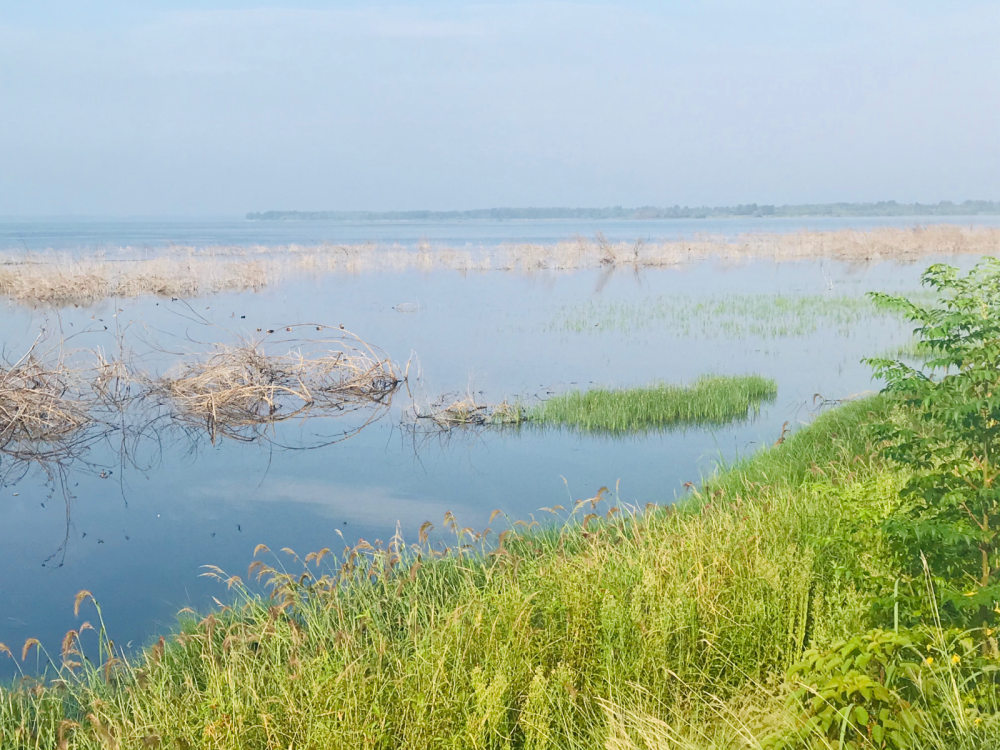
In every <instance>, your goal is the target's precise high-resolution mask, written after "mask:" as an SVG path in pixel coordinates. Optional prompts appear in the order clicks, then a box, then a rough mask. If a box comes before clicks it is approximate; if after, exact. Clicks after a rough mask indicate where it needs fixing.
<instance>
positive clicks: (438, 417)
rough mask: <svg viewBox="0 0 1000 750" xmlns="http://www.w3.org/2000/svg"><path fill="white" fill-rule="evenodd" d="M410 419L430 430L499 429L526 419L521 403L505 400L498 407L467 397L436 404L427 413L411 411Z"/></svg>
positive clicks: (470, 396)
mask: <svg viewBox="0 0 1000 750" xmlns="http://www.w3.org/2000/svg"><path fill="white" fill-rule="evenodd" d="M412 416H413V419H414V420H415V421H416V422H418V423H420V422H424V423H429V424H430V425H431V426H432V427H436V428H440V429H443V430H449V429H452V428H456V427H499V426H503V425H512V424H520V423H521V422H523V421H525V419H527V413H526V412H525V409H524V407H523V406H521V404H519V403H513V404H512V403H510V402H508V401H507V400H506V399H505V400H504V401H501V402H500V403H499V404H480V403H477V402H476V399H475V397H474V396H472V395H471V394H470V395H468V396H466V397H465V398H462V399H456V400H454V401H450V402H444V401H442V402H439V403H437V404H434V405H432V406H431V408H430V410H428V411H426V412H421V411H419V410H418V409H416V408H414V411H413V414H412Z"/></svg>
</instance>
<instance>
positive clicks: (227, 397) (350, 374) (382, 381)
mask: <svg viewBox="0 0 1000 750" xmlns="http://www.w3.org/2000/svg"><path fill="white" fill-rule="evenodd" d="M338 334H339V336H338V337H337V338H334V339H328V340H324V341H310V342H306V344H307V346H308V347H309V351H308V352H307V353H303V351H302V349H301V348H300V349H298V350H292V351H289V352H288V353H286V354H281V355H275V354H271V353H269V352H268V351H267V348H266V347H265V344H264V342H254V341H250V340H246V339H241V340H239V341H238V343H236V344H234V345H224V344H219V345H216V347H215V349H214V351H213V352H211V353H210V354H208V355H207V356H196V357H195V358H193V359H192V360H190V361H187V362H184V363H182V364H180V365H179V366H178V367H177V368H175V370H174V371H173V372H172V373H168V374H167V375H165V376H163V377H162V378H160V379H159V380H158V381H157V382H156V383H155V384H154V386H153V391H154V393H156V394H159V395H162V396H164V397H166V398H167V399H168V400H169V401H170V402H171V403H172V404H173V405H174V406H175V407H176V415H177V418H178V419H180V420H181V421H187V422H188V423H194V424H201V425H205V426H206V427H207V429H208V431H209V433H210V434H211V436H212V439H213V441H214V440H215V438H216V436H217V435H220V434H221V435H224V436H226V437H230V438H234V439H239V440H246V439H253V438H255V437H256V436H257V435H258V432H259V430H258V428H260V427H262V426H267V425H271V424H274V423H275V422H281V421H285V420H288V419H293V418H295V417H300V416H305V415H306V414H307V413H309V415H311V416H318V415H319V414H321V413H329V412H344V411H348V410H351V409H354V408H361V407H365V406H371V405H376V406H383V405H385V406H387V405H388V404H389V402H390V400H391V398H392V394H393V393H394V392H395V390H396V388H397V387H398V386H399V384H400V382H401V381H402V376H401V374H400V373H399V370H398V369H397V367H396V366H395V365H394V364H393V362H392V361H391V360H390V359H389V357H388V356H386V355H385V354H383V353H382V352H379V351H377V350H376V349H374V348H373V347H371V346H369V345H368V344H366V343H365V342H363V341H362V340H361V339H359V338H358V337H356V336H354V335H353V334H349V333H347V332H340V331H338Z"/></svg>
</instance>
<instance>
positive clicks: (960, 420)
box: [0, 262, 1000, 750]
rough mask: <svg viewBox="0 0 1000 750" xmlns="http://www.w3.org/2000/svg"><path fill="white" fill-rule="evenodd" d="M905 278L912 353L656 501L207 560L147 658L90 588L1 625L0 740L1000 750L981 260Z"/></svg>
mask: <svg viewBox="0 0 1000 750" xmlns="http://www.w3.org/2000/svg"><path fill="white" fill-rule="evenodd" d="M924 281H925V283H926V284H927V285H928V286H929V287H931V288H932V289H933V290H934V292H935V294H936V295H937V296H938V302H937V304H934V305H928V306H922V305H918V304H915V303H913V302H911V301H907V300H904V299H901V298H891V297H885V296H878V297H876V302H877V303H878V304H882V305H888V306H892V307H895V308H897V309H899V310H901V311H902V312H903V313H904V314H905V315H906V316H908V317H909V318H910V319H911V320H913V321H914V322H915V323H916V324H917V325H918V328H917V331H916V336H917V338H918V341H919V342H920V347H921V348H922V350H923V351H926V352H930V353H931V354H932V355H933V357H932V359H930V360H929V361H928V362H927V363H926V365H925V367H923V368H921V369H916V368H913V367H911V366H908V365H906V364H904V363H901V362H896V361H888V360H873V361H872V364H873V366H874V368H875V371H876V372H877V373H880V374H882V375H883V376H884V377H885V379H886V382H887V383H888V388H887V391H886V392H885V393H883V394H880V395H876V396H871V397H867V398H864V399H860V400H856V401H851V402H847V403H845V404H843V405H841V406H838V407H836V408H834V409H831V410H829V411H827V412H825V413H823V414H821V415H820V416H819V417H818V418H817V419H816V420H815V421H814V422H813V423H812V424H811V425H809V426H808V427H806V428H804V429H801V430H799V431H797V432H796V433H794V434H792V435H790V436H789V437H788V438H787V439H783V440H779V441H778V443H777V444H775V445H774V446H772V447H771V448H769V449H766V450H763V451H761V452H758V453H757V454H755V455H753V456H751V457H749V458H745V459H743V460H742V461H740V462H739V463H737V464H736V465H734V466H731V467H728V468H727V469H725V470H724V471H722V472H720V473H719V474H718V475H716V476H713V477H709V478H707V479H706V480H705V481H704V482H703V483H702V485H701V486H700V487H698V488H692V491H691V494H690V495H688V496H686V497H685V498H683V499H682V500H680V501H679V502H677V503H676V504H674V505H673V506H669V507H666V506H656V505H652V504H650V505H649V506H647V507H646V508H645V509H644V510H640V509H638V508H633V507H629V506H627V505H624V504H623V503H622V502H621V499H620V498H619V497H617V496H616V494H615V493H613V492H610V491H609V490H608V488H606V487H602V488H600V489H599V490H597V491H596V493H595V494H594V496H593V497H590V498H587V499H581V500H578V501H576V502H575V503H574V504H572V506H571V507H569V508H563V507H561V506H555V507H553V508H548V509H544V511H546V512H549V513H551V514H553V521H552V522H551V523H549V522H547V523H545V524H544V525H539V524H538V522H536V521H534V520H532V521H531V522H530V523H528V522H520V521H518V522H514V523H510V520H509V519H507V518H506V517H505V516H504V515H503V514H502V513H500V512H499V511H496V512H494V514H493V516H492V517H491V519H490V523H491V524H493V525H494V526H495V528H493V529H483V530H481V531H474V530H472V529H470V528H463V527H462V526H461V525H460V524H459V522H458V519H456V518H455V517H454V515H453V514H451V513H448V514H446V515H445V518H444V524H443V526H444V528H443V529H441V530H440V531H438V530H435V529H434V528H433V526H432V525H431V524H430V523H426V524H424V525H423V526H422V527H421V528H420V530H419V532H418V536H417V539H416V541H415V543H413V544H409V545H408V544H406V543H405V542H404V540H403V539H402V538H401V536H400V535H399V534H397V535H396V536H395V537H394V538H393V539H392V540H391V541H390V542H389V544H388V545H382V544H378V543H377V544H375V545H374V546H373V545H370V544H368V543H366V542H361V543H359V544H358V545H356V546H353V547H352V546H346V545H345V548H344V549H343V550H342V551H341V552H339V553H338V552H334V551H331V550H330V549H322V550H319V551H318V552H315V553H311V554H309V555H306V556H305V557H301V558H300V557H299V556H297V555H296V554H295V553H294V552H292V551H291V550H282V551H281V552H280V553H278V554H276V555H275V554H272V553H271V552H270V551H269V550H268V549H267V548H266V547H263V546H260V547H258V549H257V550H256V553H255V557H256V558H257V559H256V560H255V561H254V562H253V564H252V565H251V566H250V569H249V571H248V575H247V578H246V582H244V580H243V579H242V578H240V577H236V576H231V575H228V574H226V573H224V572H223V571H221V570H219V569H217V568H209V569H208V574H209V575H212V576H216V577H218V578H219V579H220V581H221V582H223V583H224V584H225V585H226V586H227V587H228V588H229V589H230V590H231V592H232V598H231V600H230V602H229V604H228V605H225V606H223V605H220V606H219V608H217V609H216V610H214V611H212V612H210V613H208V614H207V615H197V614H195V613H193V612H188V613H186V617H185V619H184V620H183V621H182V624H181V627H180V630H179V632H177V633H175V634H171V635H170V636H169V637H167V636H165V637H162V638H160V639H159V640H158V641H156V642H154V643H152V644H151V645H150V646H149V647H148V648H146V649H144V650H143V651H142V652H140V653H138V654H129V653H126V652H125V651H123V650H122V649H121V648H120V647H119V646H116V645H115V644H114V643H113V642H112V640H111V637H112V635H113V634H111V633H108V632H107V630H106V628H105V626H104V624H103V618H102V615H101V610H100V607H99V606H98V603H97V602H96V601H95V600H94V596H93V595H92V594H91V593H90V592H89V591H81V592H80V593H79V594H78V595H77V597H76V601H75V606H76V608H77V614H78V615H79V614H81V608H90V607H92V608H93V609H94V611H95V613H96V618H92V619H91V621H89V622H85V623H83V624H81V626H80V627H79V628H76V629H75V630H73V631H71V632H70V633H68V634H67V636H66V638H65V640H64V641H63V644H62V648H61V651H60V653H58V654H57V653H51V654H50V653H48V652H46V651H45V650H44V649H43V648H42V644H40V643H39V642H38V641H36V640H34V639H29V640H28V641H27V642H26V643H25V644H24V645H23V647H20V648H19V649H18V652H17V653H15V651H14V649H13V648H8V647H7V646H4V645H2V644H0V658H5V657H9V658H11V659H13V660H15V661H16V662H17V663H18V664H19V669H25V672H26V674H25V675H24V676H23V677H22V679H21V680H20V681H19V682H18V683H17V684H15V685H13V686H11V688H9V689H0V745H2V746H3V747H5V748H6V747H12V748H67V749H68V748H81V749H84V748H85V749H87V750H107V749H108V748H157V747H162V748H216V749H218V750H228V749H232V750H236V749H237V748H239V749H241V750H242V749H243V748H261V749H264V748H289V747H291V748H316V749H319V748H396V747H406V748H448V747H453V748H466V747H471V748H490V749H493V748H496V749H498V750H499V749H503V750H506V749H508V748H509V749H510V750H515V749H518V750H520V749H522V748H523V749H525V750H536V749H539V748H580V749H581V750H582V749H583V748H595V747H605V748H609V749H611V750H640V749H642V750H710V749H713V750H718V749H719V748H734V749H735V748H754V749H756V750H793V749H801V750H833V749H834V748H836V749H837V750H868V749H873V750H953V749H955V748H959V749H963V750H987V749H988V748H996V747H998V746H1000V646H998V642H997V627H998V619H1000V583H998V582H1000V545H998V544H997V541H996V540H997V531H998V529H1000V490H998V489H997V479H998V475H997V472H998V470H997V468H996V467H997V465H998V464H997V461H996V452H997V450H998V447H1000V446H998V444H997V443H998V440H1000V405H998V400H997V398H996V396H995V393H996V392H997V389H998V388H1000V322H998V321H1000V263H997V262H984V263H982V264H981V265H980V266H978V267H977V268H976V269H975V270H974V271H972V272H971V273H970V274H968V275H965V276H963V275H960V274H959V273H958V272H957V271H956V270H955V269H951V268H948V267H945V266H935V267H932V268H931V269H930V270H929V271H928V272H927V273H926V274H925V276H924ZM758 381H759V382H757V383H756V387H755V389H754V390H753V391H752V392H753V393H755V394H758V395H759V397H760V398H761V399H763V398H766V397H767V393H768V391H767V388H768V382H767V381H765V380H763V379H758ZM748 382H749V381H748ZM695 385H696V386H697V384H695ZM622 393H627V392H618V395H617V396H615V395H613V394H612V395H609V394H604V395H603V396H602V397H601V398H604V399H608V403H609V404H611V406H612V407H614V404H615V398H618V399H619V400H621V399H622V398H623V397H622V396H621V394H622ZM747 393H750V389H748V390H747ZM567 401H569V399H568V400H567ZM548 403H552V402H548ZM557 403H558V402H557ZM628 403H638V401H636V400H635V399H633V400H631V401H629V402H628ZM545 406H547V404H546V405H543V407H540V408H545ZM609 408H610V411H611V413H613V414H620V411H616V409H615V408H611V407H609ZM466 411H467V413H468V410H466ZM474 413H475V412H474V411H473V416H472V417H469V418H477V417H475V416H474ZM615 419H619V420H620V419H621V417H620V416H616V417H615ZM626 422H627V419H624V420H621V422H620V423H622V424H624V423H626ZM445 545H447V546H445ZM261 587H263V588H261ZM84 616H86V615H84ZM31 662H33V663H34V664H35V665H36V667H37V668H36V669H31V668H30V667H21V666H20V665H21V664H24V663H31Z"/></svg>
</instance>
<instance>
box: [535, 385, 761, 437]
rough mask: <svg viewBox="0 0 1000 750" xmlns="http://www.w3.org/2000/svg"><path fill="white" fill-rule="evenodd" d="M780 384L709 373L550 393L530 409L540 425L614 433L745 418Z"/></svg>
mask: <svg viewBox="0 0 1000 750" xmlns="http://www.w3.org/2000/svg"><path fill="white" fill-rule="evenodd" d="M777 392H778V385H777V383H775V381H773V380H771V379H770V378H764V377H761V376H759V375H735V376H722V375H710V376H704V377H701V378H699V379H697V380H695V381H694V382H693V383H692V384H691V385H689V386H686V387H685V386H675V385H667V384H661V385H654V386H650V387H646V388H627V389H620V390H613V389H603V388H595V389H592V390H589V391H571V392H570V393H566V394H563V395H560V396H554V397H552V398H550V399H549V400H547V401H545V402H544V403H542V404H541V405H540V406H538V407H536V408H535V409H533V410H532V411H530V412H529V414H528V418H529V419H530V420H532V421H534V422H537V423H539V424H549V425H563V426H566V427H569V428H571V429H577V430H581V431H584V432H607V433H613V434H620V433H628V432H641V431H644V430H657V429H666V428H670V427H678V426H686V425H702V424H725V423H727V422H732V421H734V420H738V419H746V417H747V415H748V413H750V412H756V411H758V410H759V409H760V406H761V404H762V403H764V402H767V401H773V400H774V398H775V396H776V394H777Z"/></svg>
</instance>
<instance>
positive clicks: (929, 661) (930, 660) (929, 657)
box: [924, 656, 934, 666]
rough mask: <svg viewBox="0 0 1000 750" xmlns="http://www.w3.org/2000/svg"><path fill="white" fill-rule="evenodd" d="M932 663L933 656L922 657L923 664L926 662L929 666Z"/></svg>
mask: <svg viewBox="0 0 1000 750" xmlns="http://www.w3.org/2000/svg"><path fill="white" fill-rule="evenodd" d="M933 663H934V657H933V656H928V657H927V658H926V659H924V664H926V665H927V666H930V665H931V664H933Z"/></svg>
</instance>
